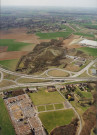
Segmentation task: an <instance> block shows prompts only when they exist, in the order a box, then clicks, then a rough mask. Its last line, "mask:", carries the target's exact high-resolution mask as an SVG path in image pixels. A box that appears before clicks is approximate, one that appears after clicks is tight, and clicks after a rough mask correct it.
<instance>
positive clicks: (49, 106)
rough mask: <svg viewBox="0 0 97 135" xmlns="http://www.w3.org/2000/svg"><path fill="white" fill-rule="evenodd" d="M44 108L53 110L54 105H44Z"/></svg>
mask: <svg viewBox="0 0 97 135" xmlns="http://www.w3.org/2000/svg"><path fill="white" fill-rule="evenodd" d="M46 109H47V110H54V107H53V105H46Z"/></svg>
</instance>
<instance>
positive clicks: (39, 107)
mask: <svg viewBox="0 0 97 135" xmlns="http://www.w3.org/2000/svg"><path fill="white" fill-rule="evenodd" d="M37 108H38V112H41V111H45V106H38V107H37Z"/></svg>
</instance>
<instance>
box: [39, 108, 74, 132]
mask: <svg viewBox="0 0 97 135" xmlns="http://www.w3.org/2000/svg"><path fill="white" fill-rule="evenodd" d="M74 116H75V115H74V112H73V110H71V109H69V110H62V111H53V112H45V113H40V114H39V118H40V119H41V121H42V123H43V125H44V127H45V128H46V130H47V131H48V133H50V131H51V130H52V129H54V128H55V127H57V126H62V125H66V124H69V123H70V122H71V121H72V118H73V117H74Z"/></svg>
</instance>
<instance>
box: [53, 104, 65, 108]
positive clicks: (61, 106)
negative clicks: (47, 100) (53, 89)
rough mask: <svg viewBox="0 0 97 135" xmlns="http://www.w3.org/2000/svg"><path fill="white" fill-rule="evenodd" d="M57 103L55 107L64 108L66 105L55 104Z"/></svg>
mask: <svg viewBox="0 0 97 135" xmlns="http://www.w3.org/2000/svg"><path fill="white" fill-rule="evenodd" d="M54 105H55V109H63V108H64V106H63V104H54Z"/></svg>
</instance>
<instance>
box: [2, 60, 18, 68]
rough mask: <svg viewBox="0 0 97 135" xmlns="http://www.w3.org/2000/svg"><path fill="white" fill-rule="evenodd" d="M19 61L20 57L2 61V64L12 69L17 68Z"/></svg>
mask: <svg viewBox="0 0 97 135" xmlns="http://www.w3.org/2000/svg"><path fill="white" fill-rule="evenodd" d="M17 63H18V59H14V60H3V61H0V64H1V65H3V66H4V68H6V69H11V70H15V68H16V65H17Z"/></svg>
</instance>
